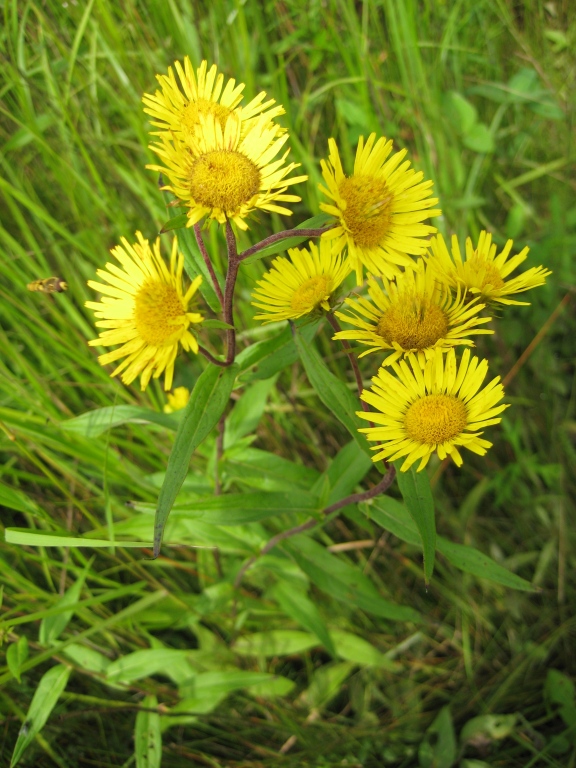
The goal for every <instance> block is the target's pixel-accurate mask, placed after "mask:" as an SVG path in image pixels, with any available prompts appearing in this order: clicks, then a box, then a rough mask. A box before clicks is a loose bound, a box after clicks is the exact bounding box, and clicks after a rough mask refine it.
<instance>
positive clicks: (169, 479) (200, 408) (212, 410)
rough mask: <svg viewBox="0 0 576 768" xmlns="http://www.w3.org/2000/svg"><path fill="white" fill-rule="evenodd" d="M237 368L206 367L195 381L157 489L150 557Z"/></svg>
mask: <svg viewBox="0 0 576 768" xmlns="http://www.w3.org/2000/svg"><path fill="white" fill-rule="evenodd" d="M237 371H238V367H237V366H236V365H231V366H230V367H229V368H217V367H216V366H212V365H211V366H210V367H209V368H206V370H205V371H204V373H202V375H201V376H200V378H199V379H198V381H197V382H196V386H195V387H194V389H193V390H192V394H191V395H190V400H189V401H188V405H187V406H186V408H185V409H184V414H183V416H182V420H181V422H180V426H179V427H178V432H177V433H176V440H175V441H174V447H173V448H172V453H171V454H170V458H169V459H168V466H167V468H166V477H165V478H164V483H163V484H162V488H161V490H160V496H159V498H158V507H157V508H156V516H155V518H154V557H158V554H159V552H160V546H161V543H162V534H163V532H164V526H165V525H166V520H167V519H168V515H169V514H170V510H171V509H172V505H173V504H174V501H175V500H176V496H177V495H178V491H179V490H180V488H181V487H182V483H183V482H184V478H185V477H186V474H187V472H188V465H189V464H190V458H191V456H192V454H193V453H194V451H195V450H196V448H197V447H198V446H199V445H200V443H201V442H202V441H203V440H204V438H205V437H206V436H207V435H208V434H209V433H210V432H211V431H212V429H213V428H214V427H215V426H216V424H217V423H218V419H219V418H220V416H221V415H222V413H223V412H224V409H225V408H226V405H227V403H228V400H229V399H230V393H231V392H232V387H233V385H234V379H235V378H236V373H237Z"/></svg>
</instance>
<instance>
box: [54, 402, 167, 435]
mask: <svg viewBox="0 0 576 768" xmlns="http://www.w3.org/2000/svg"><path fill="white" fill-rule="evenodd" d="M178 420H179V419H178V417H177V416H175V415H174V414H171V413H158V411H153V410H151V409H150V408H141V407H140V406H138V405H110V406H107V407H106V408H97V409H96V410H94V411H87V412H86V413H83V414H81V415H80V416H76V417H75V418H73V419H68V420H67V421H61V422H60V428H61V429H64V430H66V431H67V432H76V433H77V434H79V435H84V437H98V436H99V435H102V434H103V433H104V432H107V431H108V430H109V429H112V427H118V426H120V425H121V424H127V423H129V422H131V423H133V424H148V423H150V424H158V425H159V426H161V427H166V429H170V430H173V431H176V429H177V428H178Z"/></svg>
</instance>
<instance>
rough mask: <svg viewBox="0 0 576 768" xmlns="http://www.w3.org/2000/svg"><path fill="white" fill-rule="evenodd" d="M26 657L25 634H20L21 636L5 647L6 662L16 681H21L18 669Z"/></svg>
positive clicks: (26, 643) (26, 641)
mask: <svg viewBox="0 0 576 768" xmlns="http://www.w3.org/2000/svg"><path fill="white" fill-rule="evenodd" d="M27 658H28V640H27V639H26V635H22V637H19V638H18V641H17V642H15V643H10V645H9V646H8V648H7V649H6V664H7V666H8V669H9V670H10V672H12V674H13V675H14V677H15V678H16V680H18V682H21V681H20V669H21V667H22V664H24V662H25V661H26V659H27Z"/></svg>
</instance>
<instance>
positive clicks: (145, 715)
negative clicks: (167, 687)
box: [134, 694, 162, 768]
mask: <svg viewBox="0 0 576 768" xmlns="http://www.w3.org/2000/svg"><path fill="white" fill-rule="evenodd" d="M140 706H141V707H142V709H140V710H139V711H138V714H137V715H136V726H135V728H134V753H135V755H136V768H160V766H161V764H162V733H161V731H160V715H159V714H158V712H151V711H150V710H152V709H156V708H157V707H158V699H157V698H156V696H154V694H149V695H148V696H146V697H145V698H144V699H142V702H141V703H140Z"/></svg>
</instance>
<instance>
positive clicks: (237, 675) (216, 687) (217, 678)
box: [180, 669, 275, 697]
mask: <svg viewBox="0 0 576 768" xmlns="http://www.w3.org/2000/svg"><path fill="white" fill-rule="evenodd" d="M274 677H275V675H271V674H269V673H268V672H249V671H244V670H239V669H234V670H224V671H219V672H201V673H200V674H198V675H196V676H195V677H192V678H190V680H188V681H187V682H186V684H185V685H183V686H181V687H180V691H181V694H182V696H183V697H190V696H203V695H205V694H206V693H207V692H210V693H211V694H212V695H220V694H224V695H227V694H229V693H232V692H233V691H238V690H241V689H242V688H249V687H250V686H252V685H260V684H262V683H267V682H269V681H270V680H271V679H273V678H274Z"/></svg>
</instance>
